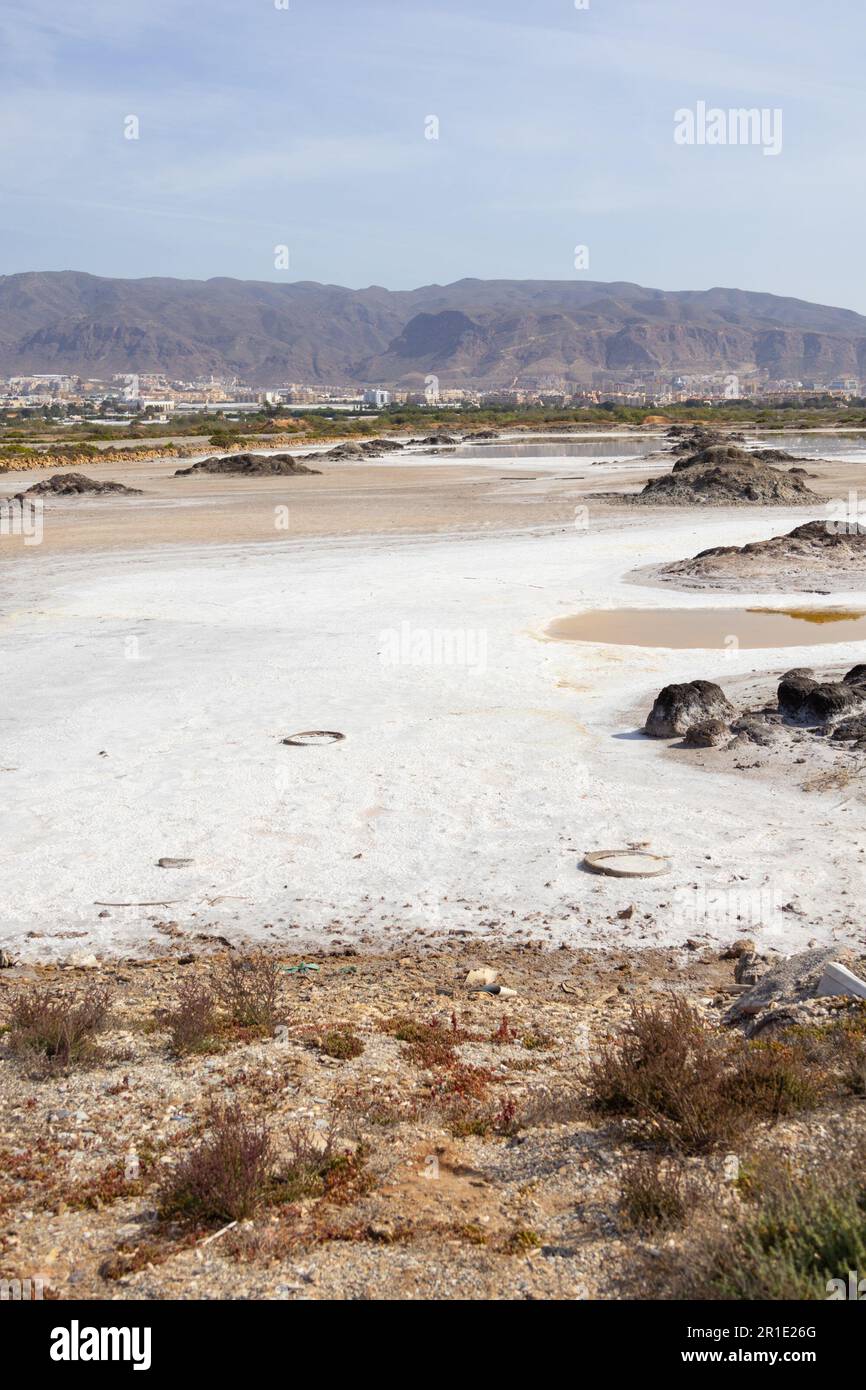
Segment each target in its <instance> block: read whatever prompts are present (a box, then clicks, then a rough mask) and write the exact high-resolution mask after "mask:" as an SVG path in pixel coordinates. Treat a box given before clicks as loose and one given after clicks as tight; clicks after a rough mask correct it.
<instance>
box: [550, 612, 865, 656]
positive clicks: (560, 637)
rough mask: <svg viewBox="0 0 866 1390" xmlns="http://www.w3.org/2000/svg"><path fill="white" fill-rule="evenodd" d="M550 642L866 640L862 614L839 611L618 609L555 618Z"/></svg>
mask: <svg viewBox="0 0 866 1390" xmlns="http://www.w3.org/2000/svg"><path fill="white" fill-rule="evenodd" d="M545 636H546V637H548V638H551V639H552V640H553V641H555V642H605V643H610V644H612V645H614V646H624V647H671V648H677V649H679V648H682V649H687V648H692V647H704V648H710V649H712V648H725V647H745V648H750V647H811V646H817V645H819V644H823V643H826V642H856V641H858V640H861V639H862V640H866V613H864V612H860V611H852V610H848V609H841V608H836V609H833V608H617V609H607V608H601V609H596V610H595V611H593V612H589V613H576V614H573V615H571V616H569V617H567V618H557V619H555V621H554V622H552V623H550V625H549V626H548V627H547V629H546V631H545Z"/></svg>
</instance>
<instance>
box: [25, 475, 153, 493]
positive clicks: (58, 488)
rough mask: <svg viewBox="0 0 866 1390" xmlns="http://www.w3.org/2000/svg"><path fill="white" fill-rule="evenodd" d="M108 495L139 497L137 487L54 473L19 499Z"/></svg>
mask: <svg viewBox="0 0 866 1390" xmlns="http://www.w3.org/2000/svg"><path fill="white" fill-rule="evenodd" d="M109 493H112V494H118V493H122V494H125V495H126V496H127V497H141V496H142V491H141V488H138V487H125V486H124V484H123V483H108V482H97V481H96V479H95V478H87V477H85V475H84V474H83V473H55V474H54V475H53V476H52V477H50V478H46V479H45V481H44V482H42V483H34V484H33V487H29V488H27V490H26V492H19V493H18V496H19V497H85V496H87V497H106V496H108V494H109Z"/></svg>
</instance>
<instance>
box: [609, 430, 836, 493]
mask: <svg viewBox="0 0 866 1390" xmlns="http://www.w3.org/2000/svg"><path fill="white" fill-rule="evenodd" d="M707 439H709V440H710V441H711V442H710V443H706V442H705V441H706V440H707ZM696 443H697V444H698V445H699V447H698V448H697V449H695V447H694V446H695V444H696ZM683 449H684V450H685V451H686V452H684V453H682V455H681V456H680V450H683ZM673 453H674V455H675V462H674V465H673V468H672V469H671V471H670V473H665V474H663V475H662V476H661V477H658V478H650V480H649V481H648V482H647V483H646V485H645V486H644V488H643V490H642V491H641V492H638V493H626V494H623V493H615V492H614V493H594V494H592V495H593V497H594V498H595V499H596V500H598V501H610V502H624V503H626V504H627V505H631V506H659V507H742V506H747V507H773V506H776V507H778V506H791V505H794V506H805V505H807V504H808V503H810V502H811V503H812V504H813V505H816V504H817V502H818V500H819V499H818V498H817V497H816V494H815V493H814V492H812V491H811V489H810V488H808V487H807V486H806V484H805V483H804V481H803V472H802V470H801V469H796V470H795V469H785V470H784V471H782V470H780V469H779V468H774V467H773V466H772V463H771V462H770V459H772V460H773V462H788V461H792V460H793V456H792V455H788V454H784V453H783V452H782V451H780V450H761V452H760V453H756V454H750V453H748V451H747V450H745V449H741V448H740V446H739V445H738V444H732V443H730V442H729V441H727V442H720V441H719V439H718V436H716V435H715V434H713V433H711V432H710V433H700V434H693V435H692V436H690V437H689V438H688V439H687V440H684V441H683V442H682V443H681V444H678V445H676V446H675V448H674V450H673Z"/></svg>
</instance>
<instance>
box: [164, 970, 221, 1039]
mask: <svg viewBox="0 0 866 1390" xmlns="http://www.w3.org/2000/svg"><path fill="white" fill-rule="evenodd" d="M165 1022H166V1026H167V1028H168V1030H169V1033H170V1036H171V1048H172V1051H173V1052H174V1053H175V1054H176V1055H177V1056H179V1057H182V1056H185V1055H186V1054H187V1053H191V1052H206V1051H207V1050H208V1049H209V1047H211V1046H212V1045H213V1042H214V1038H215V1035H216V1032H217V1029H218V1022H217V1017H216V1000H215V998H214V994H213V991H212V990H211V989H210V988H209V987H208V986H207V985H205V984H202V983H200V982H199V981H197V980H189V981H184V983H183V984H182V985H181V987H180V989H179V990H178V1000H177V1004H176V1006H175V1008H174V1009H172V1010H171V1011H170V1012H169V1014H168V1015H167V1017H166V1020H165Z"/></svg>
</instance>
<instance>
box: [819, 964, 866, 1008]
mask: <svg viewBox="0 0 866 1390" xmlns="http://www.w3.org/2000/svg"><path fill="white" fill-rule="evenodd" d="M816 994H817V995H818V997H819V998H820V997H821V996H822V995H826V994H850V995H853V996H854V998H855V999H866V980H861V979H860V976H859V975H855V974H854V972H853V971H852V970H849V969H848V968H847V966H844V965H840V963H839V961H837V960H831V961H830V962H829V964H828V965H827V966H826V968H825V970H824V974H823V975H822V976H821V979H820V980H819V981H818V988H817V990H816Z"/></svg>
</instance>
